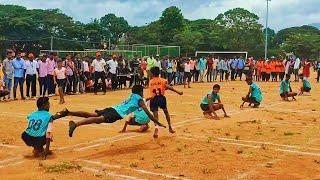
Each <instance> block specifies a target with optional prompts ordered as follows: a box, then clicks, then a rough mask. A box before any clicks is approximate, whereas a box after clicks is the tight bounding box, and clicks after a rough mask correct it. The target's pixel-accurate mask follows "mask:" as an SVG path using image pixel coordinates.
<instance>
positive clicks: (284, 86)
mask: <svg viewBox="0 0 320 180" xmlns="http://www.w3.org/2000/svg"><path fill="white" fill-rule="evenodd" d="M297 94H298V93H295V92H292V88H291V85H290V75H289V74H286V78H285V79H284V80H282V81H281V84H280V96H281V98H282V100H284V101H289V97H292V100H296V98H295V96H297Z"/></svg>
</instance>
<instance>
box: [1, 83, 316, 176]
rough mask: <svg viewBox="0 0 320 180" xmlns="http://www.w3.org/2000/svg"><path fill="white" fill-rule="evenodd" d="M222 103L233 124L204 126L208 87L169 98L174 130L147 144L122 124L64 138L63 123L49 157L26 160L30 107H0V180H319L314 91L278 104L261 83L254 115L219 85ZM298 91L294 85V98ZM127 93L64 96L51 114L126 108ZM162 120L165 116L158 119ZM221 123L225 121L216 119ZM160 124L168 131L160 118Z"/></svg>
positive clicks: (239, 88)
mask: <svg viewBox="0 0 320 180" xmlns="http://www.w3.org/2000/svg"><path fill="white" fill-rule="evenodd" d="M219 84H220V85H221V87H222V88H221V91H220V94H221V98H222V101H223V103H224V104H225V108H226V110H227V112H228V113H229V115H230V116H231V118H227V119H226V118H221V120H219V121H216V120H208V119H204V118H203V116H202V114H201V110H200V107H199V103H200V100H201V99H202V97H203V95H205V93H207V92H208V91H209V90H210V89H211V87H212V85H213V84H209V83H204V84H192V88H191V89H183V87H177V88H178V89H180V90H183V91H184V95H183V96H178V95H176V94H174V93H172V92H167V99H168V105H169V111H170V113H171V116H172V122H173V127H174V129H175V130H176V131H177V132H176V133H175V134H169V133H168V130H167V129H163V130H161V132H160V137H159V139H158V140H154V139H153V138H152V133H153V130H154V128H153V125H152V126H151V129H150V130H149V131H148V132H146V133H136V132H134V130H135V129H137V127H132V126H131V127H129V128H128V130H129V131H128V132H126V133H123V134H120V133H118V131H120V130H121V128H122V126H123V123H124V122H123V121H118V122H116V123H114V124H100V125H90V126H86V127H85V126H83V127H81V128H79V129H77V130H76V131H75V133H74V137H73V138H69V137H68V121H69V120H71V119H72V120H75V121H76V120H79V118H73V117H68V118H63V119H61V120H57V121H56V122H55V125H54V141H53V143H52V150H53V152H54V155H53V156H50V157H49V158H48V159H47V160H41V159H34V158H31V157H30V156H31V154H32V152H31V148H28V147H26V146H25V145H24V143H23V142H22V140H21V138H20V136H21V133H22V132H23V130H24V129H25V127H26V125H27V124H26V123H27V121H26V115H27V114H28V113H30V112H32V111H33V110H35V101H31V100H30V101H15V102H8V103H0V122H1V123H0V176H1V179H45V178H46V179H320V134H319V132H320V119H319V117H320V106H319V99H320V94H319V90H320V87H319V84H316V83H315V81H314V78H312V85H313V87H312V88H313V89H312V92H311V95H310V96H299V97H297V101H296V102H282V101H281V100H280V97H279V94H278V93H279V82H276V83H272V82H269V83H263V82H260V83H258V84H259V85H260V87H261V88H262V90H263V95H264V100H263V103H262V105H261V107H260V108H259V109H251V108H244V109H243V110H240V109H239V105H240V104H241V99H240V98H241V96H244V95H245V94H246V93H247V90H248V86H247V85H246V83H245V82H244V81H242V82H241V81H236V82H222V83H219ZM299 86H300V83H294V82H292V87H293V89H294V90H297V89H298V87H299ZM129 92H130V90H123V91H117V92H109V93H107V95H105V96H103V95H98V96H94V95H92V94H86V95H78V96H67V97H66V104H65V105H58V99H57V97H52V98H51V112H56V111H60V110H62V109H63V108H64V107H67V108H68V109H70V110H84V111H94V110H95V109H101V108H105V107H108V106H111V105H114V104H117V103H119V102H121V101H122V100H124V99H125V98H126V97H127V96H128V94H129ZM161 114H162V113H161ZM218 114H219V115H220V116H221V115H222V113H221V112H218ZM160 117H161V122H163V123H165V119H164V116H163V115H161V116H160Z"/></svg>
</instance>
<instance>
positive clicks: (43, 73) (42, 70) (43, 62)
mask: <svg viewBox="0 0 320 180" xmlns="http://www.w3.org/2000/svg"><path fill="white" fill-rule="evenodd" d="M38 74H39V78H38V80H39V89H40V96H45V95H46V92H47V89H48V80H47V75H48V63H47V55H40V61H38Z"/></svg>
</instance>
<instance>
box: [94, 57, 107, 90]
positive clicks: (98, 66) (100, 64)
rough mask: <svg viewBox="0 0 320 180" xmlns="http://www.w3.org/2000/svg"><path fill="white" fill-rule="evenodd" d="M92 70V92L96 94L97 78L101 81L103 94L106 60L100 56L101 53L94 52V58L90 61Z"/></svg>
mask: <svg viewBox="0 0 320 180" xmlns="http://www.w3.org/2000/svg"><path fill="white" fill-rule="evenodd" d="M91 66H92V67H93V71H94V94H95V95H97V92H98V82H99V79H101V81H102V91H103V95H105V94H106V89H107V86H106V80H105V79H106V73H105V69H104V67H105V66H106V62H105V60H104V59H103V58H101V53H100V52H96V59H94V60H93V61H92V65H91Z"/></svg>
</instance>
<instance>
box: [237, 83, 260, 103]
mask: <svg viewBox="0 0 320 180" xmlns="http://www.w3.org/2000/svg"><path fill="white" fill-rule="evenodd" d="M246 82H247V84H248V85H249V86H250V88H249V92H248V94H247V96H246V97H242V101H243V103H242V104H241V105H240V108H243V105H244V104H245V103H249V106H251V104H253V108H257V107H259V106H260V103H261V101H262V92H261V89H260V87H259V86H258V85H257V84H256V83H254V82H252V77H247V79H246Z"/></svg>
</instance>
